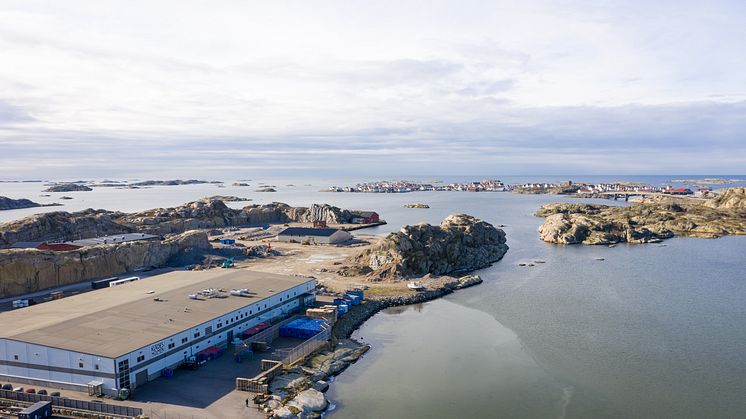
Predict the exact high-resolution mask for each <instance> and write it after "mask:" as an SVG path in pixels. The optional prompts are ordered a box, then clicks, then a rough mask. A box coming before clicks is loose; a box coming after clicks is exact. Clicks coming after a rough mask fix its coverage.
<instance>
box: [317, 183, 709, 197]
mask: <svg viewBox="0 0 746 419" xmlns="http://www.w3.org/2000/svg"><path fill="white" fill-rule="evenodd" d="M711 190H712V189H711V188H709V187H701V188H699V189H697V191H693V190H691V189H689V188H674V187H673V186H671V185H667V186H663V187H657V186H652V185H648V184H641V183H627V182H618V183H598V184H590V183H582V182H580V183H576V182H573V181H567V182H564V183H542V182H538V183H521V184H513V185H508V184H505V183H503V182H502V181H500V180H495V179H487V180H482V181H475V182H467V183H447V184H446V183H437V182H434V183H420V182H413V181H408V180H390V181H389V180H385V181H379V182H366V183H359V184H357V185H355V186H345V187H338V186H332V187H330V188H329V189H327V191H329V192H362V193H408V192H420V191H461V192H513V193H522V194H543V193H546V194H559V195H581V196H585V195H602V194H615V193H617V194H635V195H639V194H653V193H662V194H669V195H695V194H698V195H702V194H706V193H708V192H710V191H711Z"/></svg>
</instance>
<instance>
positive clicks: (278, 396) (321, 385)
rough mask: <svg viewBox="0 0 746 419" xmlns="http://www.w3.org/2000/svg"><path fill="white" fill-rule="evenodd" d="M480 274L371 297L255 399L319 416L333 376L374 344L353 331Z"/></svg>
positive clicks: (290, 414) (268, 406) (277, 409)
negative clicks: (325, 345)
mask: <svg viewBox="0 0 746 419" xmlns="http://www.w3.org/2000/svg"><path fill="white" fill-rule="evenodd" d="M481 282H482V279H481V278H480V277H479V275H467V276H464V277H461V278H458V279H455V278H454V279H453V280H452V281H448V282H446V284H445V285H444V286H442V287H440V288H438V289H435V290H428V291H424V292H418V293H411V294H406V295H401V296H397V297H387V298H380V299H368V300H365V301H363V302H362V304H360V305H357V306H352V307H351V309H350V311H349V312H348V313H347V314H346V315H345V316H343V317H342V318H340V319H339V320H338V321H337V323H336V324H335V325H334V329H333V334H334V338H335V339H334V340H336V341H337V342H336V343H335V344H333V347H332V348H329V349H325V350H322V351H319V352H318V353H316V354H315V355H313V356H312V357H311V358H309V359H308V361H306V362H305V363H304V364H303V365H302V366H300V367H295V368H291V369H289V370H287V371H286V372H285V373H284V374H282V375H279V376H277V377H275V378H274V379H273V380H272V383H271V384H270V392H271V393H272V394H271V395H258V396H257V397H255V398H254V403H255V404H257V405H258V408H259V409H260V410H262V411H263V412H264V413H265V414H267V416H268V417H272V418H278V419H279V418H282V419H289V418H319V417H321V416H322V414H323V412H324V411H325V410H326V409H327V408H328V406H329V404H330V403H329V400H328V399H327V398H326V396H325V395H324V393H325V392H326V391H327V390H328V388H329V379H330V378H331V377H333V376H335V375H337V374H340V373H341V372H342V371H344V370H345V369H347V367H349V366H350V365H352V364H354V363H355V362H357V360H358V359H360V357H361V356H363V354H365V353H366V352H367V351H368V350H369V349H370V346H368V345H364V344H360V343H358V342H355V341H354V340H351V339H349V336H350V335H351V334H352V332H353V331H354V330H355V329H357V328H358V327H360V326H361V325H362V324H363V323H364V322H365V321H366V320H368V319H369V318H371V317H372V316H373V315H374V314H376V313H377V312H379V311H381V310H383V309H385V308H387V307H395V306H401V305H408V304H417V303H423V302H425V301H430V300H434V299H436V298H440V297H442V296H444V295H447V294H450V293H452V292H453V291H454V290H457V289H461V288H466V287H470V286H473V285H477V284H480V283H481Z"/></svg>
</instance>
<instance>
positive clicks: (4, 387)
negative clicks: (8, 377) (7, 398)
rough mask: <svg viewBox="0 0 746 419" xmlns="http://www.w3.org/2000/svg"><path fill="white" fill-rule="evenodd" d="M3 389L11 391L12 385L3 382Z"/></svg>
mask: <svg viewBox="0 0 746 419" xmlns="http://www.w3.org/2000/svg"><path fill="white" fill-rule="evenodd" d="M3 390H7V391H13V386H12V385H11V384H3Z"/></svg>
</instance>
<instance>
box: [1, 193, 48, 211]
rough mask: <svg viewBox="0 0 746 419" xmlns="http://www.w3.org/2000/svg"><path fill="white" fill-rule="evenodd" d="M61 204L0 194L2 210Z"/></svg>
mask: <svg viewBox="0 0 746 419" xmlns="http://www.w3.org/2000/svg"><path fill="white" fill-rule="evenodd" d="M59 205H62V204H46V205H42V204H39V203H37V202H34V201H32V200H30V199H12V198H8V197H6V196H0V211H5V210H13V209H22V208H36V207H54V206H59Z"/></svg>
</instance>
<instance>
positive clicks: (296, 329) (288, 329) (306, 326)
mask: <svg viewBox="0 0 746 419" xmlns="http://www.w3.org/2000/svg"><path fill="white" fill-rule="evenodd" d="M324 323H325V321H324V320H320V319H311V318H305V317H304V318H300V319H295V320H293V321H291V322H289V323H287V324H284V325H282V326H280V336H283V337H291V338H298V339H308V338H311V337H313V336H315V335H316V334H318V333H319V332H321V331H322V330H324V329H323V325H324Z"/></svg>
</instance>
